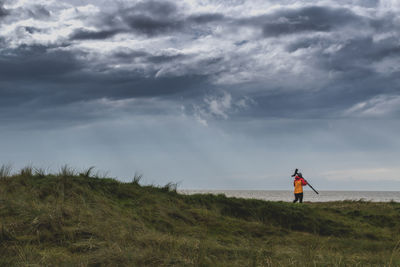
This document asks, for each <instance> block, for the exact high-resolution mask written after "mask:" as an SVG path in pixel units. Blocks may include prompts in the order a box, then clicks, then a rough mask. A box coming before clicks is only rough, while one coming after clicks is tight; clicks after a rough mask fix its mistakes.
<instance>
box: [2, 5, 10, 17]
mask: <svg viewBox="0 0 400 267" xmlns="http://www.w3.org/2000/svg"><path fill="white" fill-rule="evenodd" d="M8 14H9V11H8V10H7V9H5V8H4V7H3V3H0V19H1V18H2V17H5V16H7V15H8Z"/></svg>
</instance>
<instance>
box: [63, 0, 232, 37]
mask: <svg viewBox="0 0 400 267" xmlns="http://www.w3.org/2000/svg"><path fill="white" fill-rule="evenodd" d="M224 19H225V17H224V15H223V14H221V13H195V14H185V13H184V12H182V11H181V10H180V9H179V7H178V6H177V5H176V4H175V3H172V2H168V1H142V2H139V3H137V4H135V5H133V6H127V7H125V6H124V7H122V8H120V9H119V10H118V11H116V12H114V13H112V14H106V13H102V14H101V15H100V16H99V17H98V21H97V23H96V24H97V25H96V26H97V27H99V28H100V29H101V28H106V30H104V29H102V30H99V31H87V30H83V29H81V30H78V31H76V32H75V33H74V34H72V36H71V39H73V40H74V39H82V40H83V39H106V38H109V37H112V36H114V35H115V34H117V33H129V32H133V33H136V34H141V35H145V36H147V37H155V36H158V35H166V34H177V33H184V32H185V31H186V32H190V31H191V30H192V28H193V27H194V28H196V27H202V25H205V24H208V23H214V22H222V21H224Z"/></svg>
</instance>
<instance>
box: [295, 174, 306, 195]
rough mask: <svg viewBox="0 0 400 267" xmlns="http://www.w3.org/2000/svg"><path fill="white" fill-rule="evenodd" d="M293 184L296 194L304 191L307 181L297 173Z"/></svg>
mask: <svg viewBox="0 0 400 267" xmlns="http://www.w3.org/2000/svg"><path fill="white" fill-rule="evenodd" d="M293 185H294V193H295V194H298V193H303V185H307V182H306V181H305V180H304V179H303V178H301V177H299V176H297V175H296V177H294V182H293Z"/></svg>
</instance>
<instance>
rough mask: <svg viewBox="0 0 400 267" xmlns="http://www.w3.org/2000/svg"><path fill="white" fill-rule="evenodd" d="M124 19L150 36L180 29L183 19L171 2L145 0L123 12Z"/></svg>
mask: <svg viewBox="0 0 400 267" xmlns="http://www.w3.org/2000/svg"><path fill="white" fill-rule="evenodd" d="M121 17H122V20H123V21H124V22H125V23H126V24H127V25H128V26H129V27H130V28H131V29H132V30H133V31H136V32H138V33H142V34H145V35H148V36H154V35H157V34H164V33H168V32H173V31H178V30H181V29H182V28H183V26H184V25H183V21H182V18H181V17H180V15H179V14H178V8H177V6H176V5H175V4H174V3H171V2H161V1H160V2H157V1H145V2H139V3H138V4H136V5H135V6H133V7H131V8H128V9H124V10H122V12H121Z"/></svg>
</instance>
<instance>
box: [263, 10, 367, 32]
mask: <svg viewBox="0 0 400 267" xmlns="http://www.w3.org/2000/svg"><path fill="white" fill-rule="evenodd" d="M258 20H259V19H258ZM265 20H266V22H264V23H262V22H261V21H260V22H261V23H262V25H263V26H262V30H263V34H264V36H265V37H275V36H279V35H284V34H293V33H300V32H305V31H311V32H329V31H331V30H332V29H334V28H337V27H340V26H343V25H346V24H349V23H353V25H354V23H357V24H358V23H361V22H362V19H361V18H360V17H358V16H357V15H355V14H354V13H353V12H352V11H350V10H348V9H345V8H330V7H319V6H313V7H305V8H300V9H297V10H296V9H286V10H281V11H278V12H276V13H274V14H272V15H268V16H266V18H265Z"/></svg>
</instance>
